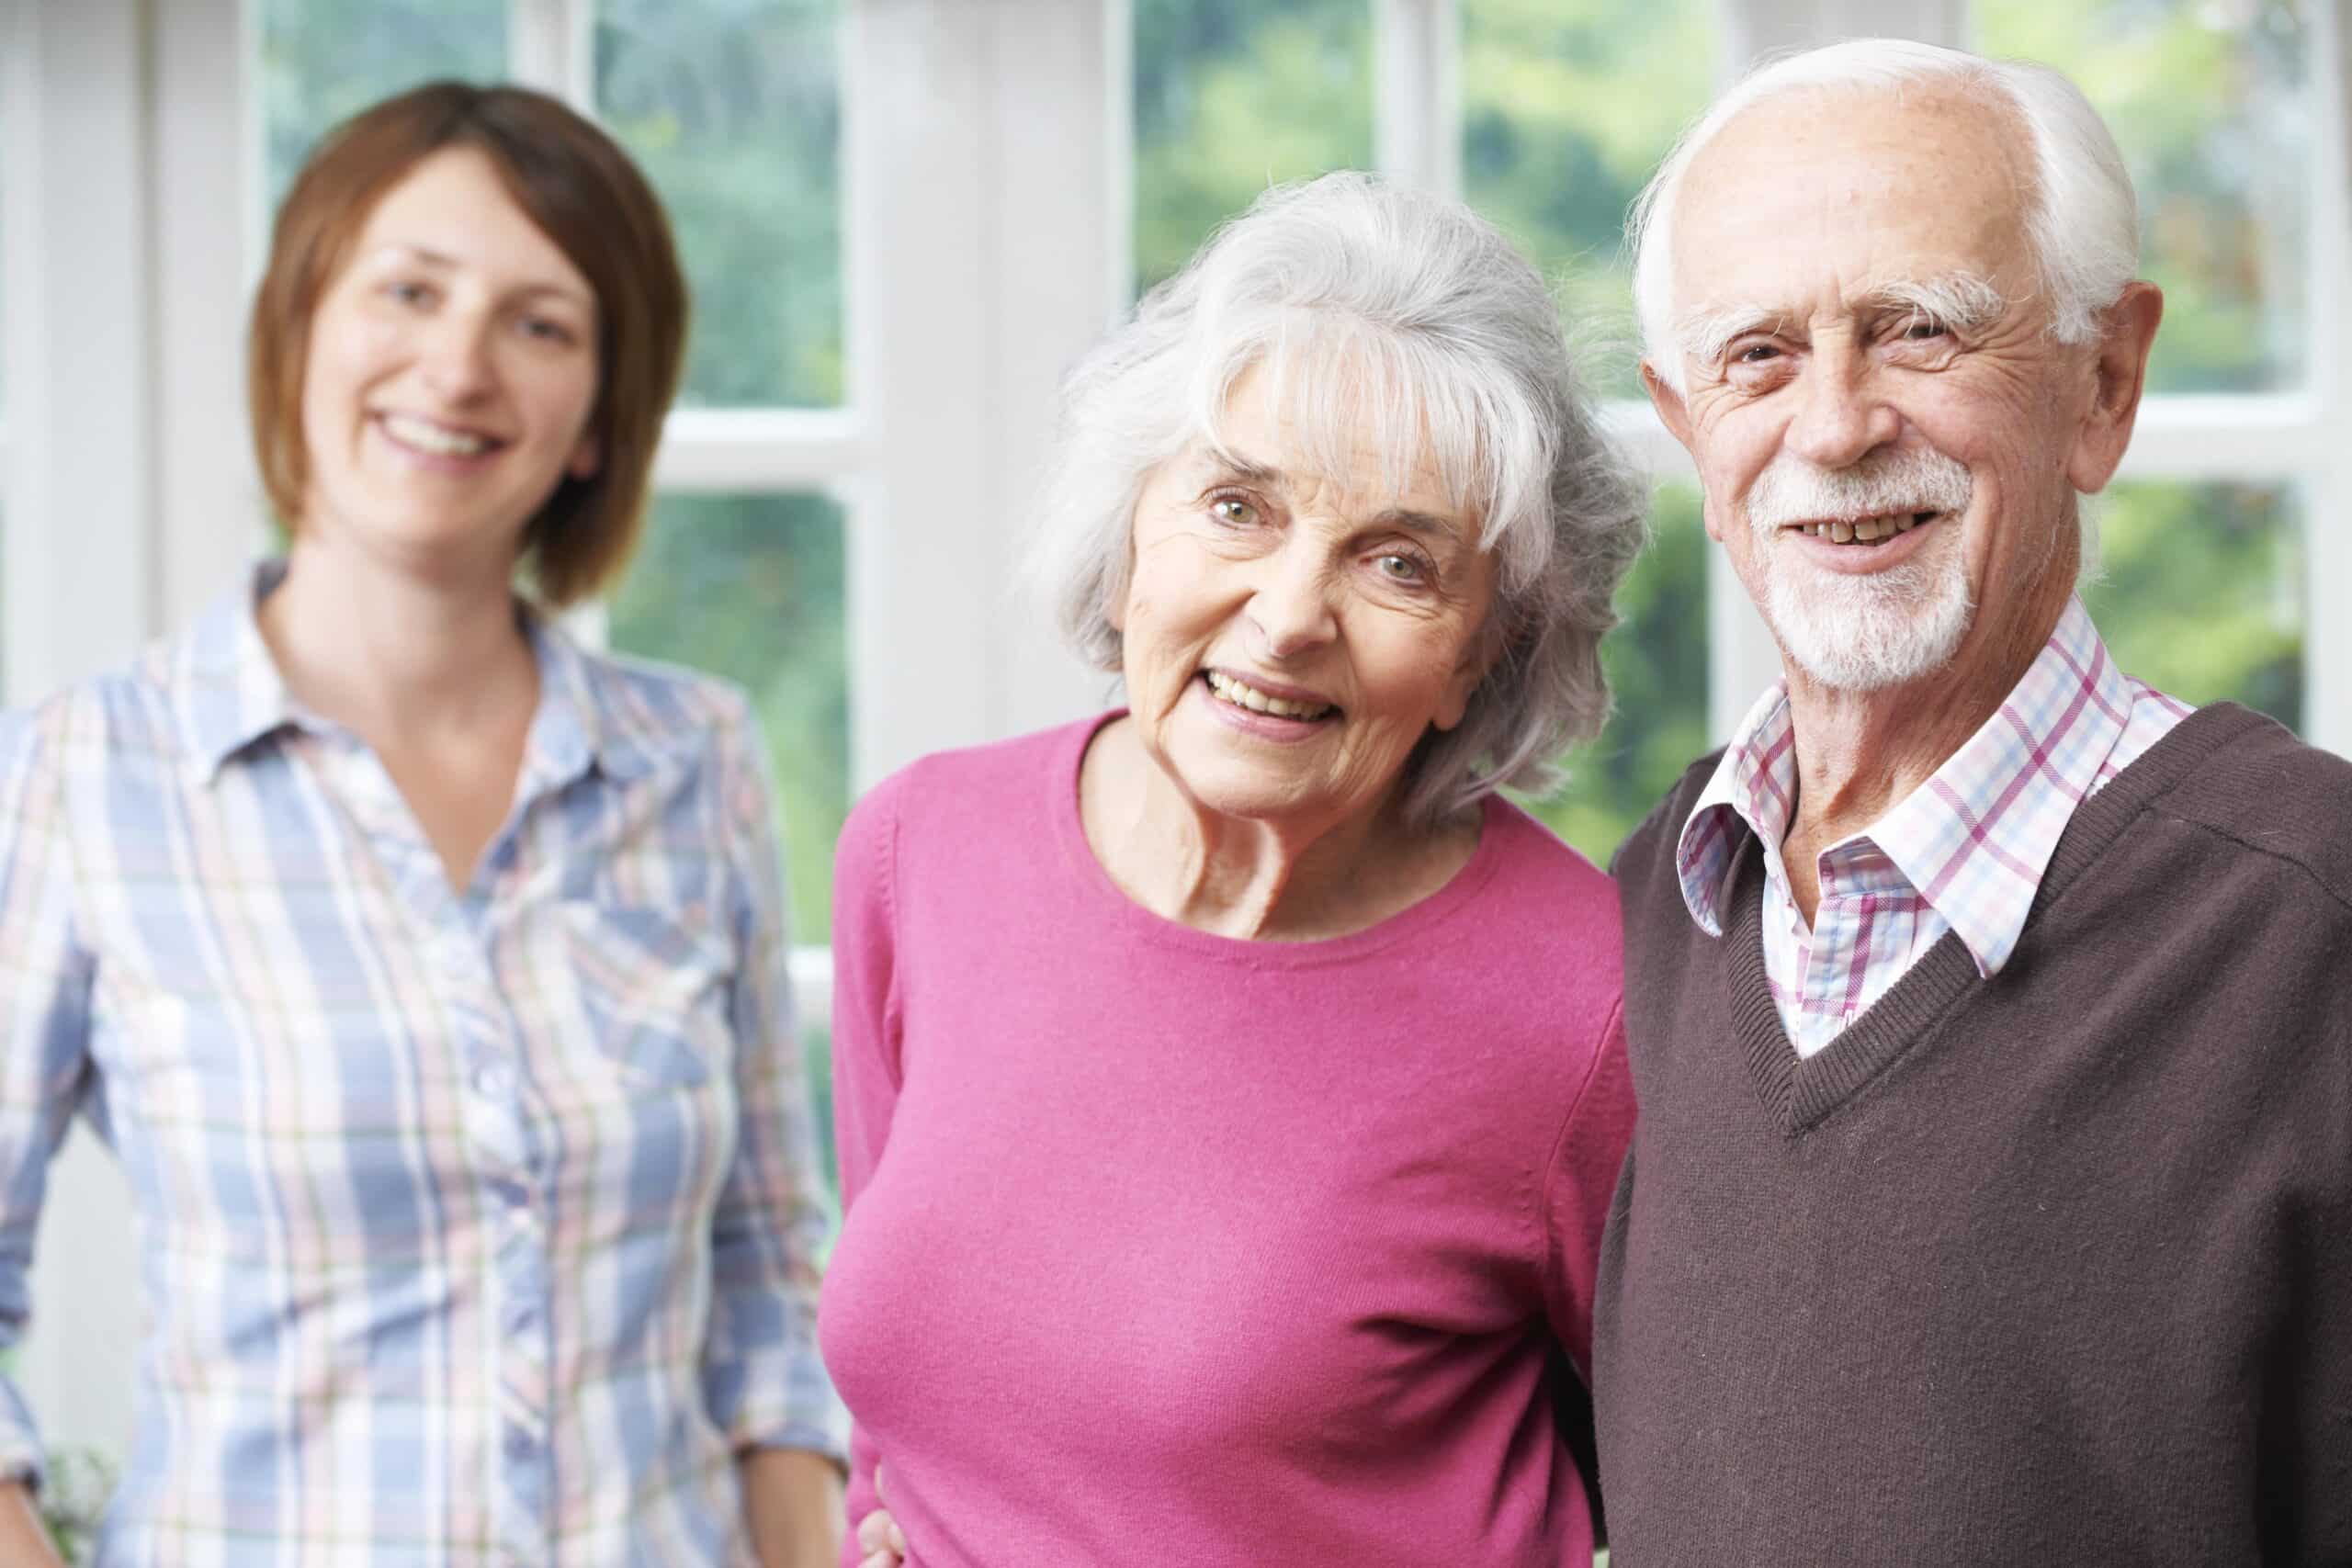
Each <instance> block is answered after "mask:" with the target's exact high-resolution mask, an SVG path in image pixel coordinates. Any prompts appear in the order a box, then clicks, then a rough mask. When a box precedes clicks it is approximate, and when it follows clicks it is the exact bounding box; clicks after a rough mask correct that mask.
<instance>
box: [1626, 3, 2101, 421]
mask: <svg viewBox="0 0 2352 1568" xmlns="http://www.w3.org/2000/svg"><path fill="white" fill-rule="evenodd" d="M1938 84H1949V85H1957V86H1960V87H1962V88H1963V89H1966V90H1968V91H1971V92H1973V93H1976V94H1979V95H1981V96H1983V97H1984V98H1985V99H1986V100H1987V101H1989V102H1992V103H1995V104H1998V105H2001V106H2004V107H2007V108H2008V109H2010V110H2011V111H2013V112H2014V113H2015V114H2016V115H2017V117H2018V121H2019V122H2020V123H2021V124H2022V126H2023V128H2024V130H2025V134H2026V140H2027V142H2028V144H2029V146H2030V149H2031V152H2032V154H2033V166H2034V191H2033V209H2032V211H2031V212H2030V213H2029V214H2028V215H2027V220H2026V235H2027V239H2028V241H2029V243H2030V244H2031V245H2032V247H2033V254H2034V262H2035V265H2036V269H2037V271H2038V272H2039V274H2040V280H2041V289H2042V292H2043V294H2044V295H2045V297H2046V298H2047V299H2048V300H2049V310H2050V335H2051V336H2052V337H2053V338H2055V339H2057V340H2058V341H2059V342H2061V343H2069V344H2081V343H2088V342H2090V341H2091V340H2092V339H2093V338H2095V337H2097V336H2098V330H2099V329H2098V315H2099V312H2100V311H2102V310H2106V309H2107V307H2109V305H2112V304H2114V303H2115V301H2116V299H2117V297H2118V296H2120V294H2121V293H2122V292H2123V287H2124V285H2126V284H2128V283H2130V282H2131V279H2132V277H2133V276H2134V275H2135V274H2136V273H2137V271H2138V270H2139V265H2140V204H2139V198H2138V197H2137V196H2135V195H2134V194H2133V192H2132V189H2131V174H2130V172H2129V171H2128V170H2127V169H2126V168H2125V167H2124V164H2123V154H2122V152H2120V150H2119V149H2118V148H2117V147H2116V145H2115V138H2114V136H2113V135H2112V134H2111V133H2109V130H2108V129H2107V122H2106V121H2105V120H2102V119H2101V118H2099V116H2098V110H2097V109H2095V108H2093V107H2091V105H2090V100H2089V99H2087V98H2086V97H2084V96H2083V95H2082V91H2081V89H2080V88H2078V87H2076V86H2075V85H2074V83H2072V82H2070V81H2068V80H2067V79H2066V78H2065V77H2064V75H2061V74H2060V73H2058V72H2055V71H2053V70H2052V69H2050V68H2049V67H2048V66H2046V65H2036V64H2033V63H2030V62H2026V61H2017V60H1987V59H1985V58H1984V57H1983V56H1982V55H1975V54H1970V53H1968V52H1967V51H1963V50H1957V49H1943V48H1939V47H1938V46H1937V45H1935V44H1928V43H1917V42H1914V41H1913V40H1911V39H1850V40H1849V41H1847V42H1844V43H1833V44H1828V45H1825V46H1824V47H1822V48H1819V49H1813V50H1807V51H1804V52H1803V53H1799V54H1791V55H1784V56H1782V57H1781V58H1780V59H1777V60H1773V61H1770V62H1766V63H1764V64H1762V65H1759V66H1758V67H1757V68H1756V69H1755V70H1754V71H1751V72H1750V73H1748V74H1747V75H1746V76H1744V77H1742V78H1741V79H1740V80H1739V82H1738V83H1737V84H1736V85H1734V86H1733V87H1732V88H1731V89H1730V90H1729V91H1727V92H1725V93H1724V95H1723V96H1721V97H1719V98H1717V99H1716V100H1715V101H1714V102H1713V104H1712V105H1710V106H1708V108H1707V112H1706V113H1705V114H1703V115H1702V116H1701V117H1700V118H1698V120H1697V121H1696V122H1695V123H1693V124H1692V125H1691V128H1690V129H1689V130H1685V131H1684V132H1683V133H1682V135H1681V137H1680V139H1679V140H1678V141H1676V142H1675V144H1674V151H1673V152H1669V153H1668V154H1667V158H1666V162H1665V163H1663V164H1659V165H1658V170H1657V174H1656V175H1652V176H1651V178H1650V183H1649V184H1648V185H1647V186H1645V187H1644V189H1643V191H1642V194H1641V196H1640V197H1638V198H1636V200H1635V201H1634V209H1633V215H1632V217H1631V218H1630V219H1629V220H1628V221H1627V224H1626V236H1627V240H1628V243H1629V244H1630V246H1631V248H1632V250H1633V254H1634V312H1635V314H1636V315H1637V316H1639V318H1640V320H1641V328H1642V349H1643V354H1644V355H1645V357H1646V358H1647V360H1648V361H1649V365H1650V367H1651V368H1652V369H1653V370H1654V371H1656V372H1657V375H1658V376H1659V378H1661V379H1663V380H1664V381H1665V382H1666V384H1667V385H1668V386H1669V387H1671V388H1673V389H1675V390H1676V391H1678V392H1679V391H1680V390H1682V388H1683V381H1682V350H1681V344H1679V342H1678V341H1677V333H1676V330H1675V329H1676V316H1675V308H1674V209H1675V197H1676V196H1677V194H1678V193H1679V191H1680V189H1681V186H1682V176H1683V175H1685V174H1686V173H1687V172H1689V170H1690V167H1691V160H1692V159H1693V158H1695V157H1696V156H1697V155H1698V153H1699V151H1700V149H1702V148H1703V147H1705V146H1706V145H1707V143H1708V142H1710V141H1713V140H1714V137H1715V133H1716V132H1717V131H1720V130H1723V129H1724V126H1726V125H1728V124H1729V123H1730V122H1731V121H1732V120H1734V119H1736V118H1738V117H1739V115H1740V114H1741V113H1743V112H1744V111H1746V110H1747V109H1749V108H1752V107H1755V106H1756V105H1758V104H1759V103H1762V102H1764V101H1765V100H1766V99H1768V98H1773V97H1778V96H1781V95H1782V94H1785V93H1792V92H1798V91H1804V90H1808V89H1810V90H1813V91H1816V92H1836V91H1840V90H1845V91H1854V90H1860V91H1880V92H1900V91H1901V90H1902V89H1903V88H1905V87H1906V86H1912V85H1938ZM1933 198H1934V197H1933V193H1932V192H1923V193H1921V197H1920V199H1922V200H1932V199H1933Z"/></svg>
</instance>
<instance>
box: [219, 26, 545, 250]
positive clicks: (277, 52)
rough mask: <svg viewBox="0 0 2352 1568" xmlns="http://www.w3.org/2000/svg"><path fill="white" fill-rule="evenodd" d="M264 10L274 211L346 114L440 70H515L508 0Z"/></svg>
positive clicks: (492, 76) (264, 90)
mask: <svg viewBox="0 0 2352 1568" xmlns="http://www.w3.org/2000/svg"><path fill="white" fill-rule="evenodd" d="M259 14H260V18H261V22H260V29H259V30H260V35H261V103H262V140H263V159H264V163H263V179H264V181H265V184H266V195H267V197H268V201H269V209H270V210H272V211H275V210H276V209H277V200H278V197H282V196H284V195H285V194H286V187H287V186H288V185H290V184H292V183H293V179H294V171H295V170H297V169H298V168H300V167H301V164H302V159H303V157H304V156H305V155H306V154H308V153H309V152H310V151H311V143H312V142H314V141H318V139H319V138H320V136H321V135H322V134H323V133H324V132H325V131H326V130H327V129H328V128H329V127H331V126H333V125H334V124H335V123H336V122H337V121H339V120H342V119H344V118H347V117H348V116H350V115H352V114H355V113H356V112H357V111H358V110H360V109H363V108H366V107H368V105H369V104H372V103H374V102H376V100H377V99H379V98H384V97H389V96H391V95H392V94H394V93H397V92H400V91H401V89H403V88H407V87H413V86H414V85H417V84H418V83H419V82H425V81H430V80H432V79H433V78H435V77H436V76H460V77H464V78H465V79H467V80H468V81H474V82H489V81H495V80H497V79H498V78H499V77H500V76H502V75H503V74H504V73H505V71H506V6H505V4H504V0H332V3H330V4H324V5H322V4H320V3H319V0H261V6H260V13H259Z"/></svg>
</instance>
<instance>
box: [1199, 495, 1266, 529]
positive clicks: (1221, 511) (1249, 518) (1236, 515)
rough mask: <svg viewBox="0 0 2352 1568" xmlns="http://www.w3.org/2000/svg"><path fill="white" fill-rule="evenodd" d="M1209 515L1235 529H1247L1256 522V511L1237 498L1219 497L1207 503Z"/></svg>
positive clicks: (1229, 496) (1230, 496) (1247, 503)
mask: <svg viewBox="0 0 2352 1568" xmlns="http://www.w3.org/2000/svg"><path fill="white" fill-rule="evenodd" d="M1209 515H1210V516H1212V517H1215V518H1216V520H1217V521H1218V522H1220V523H1226V524H1230V525H1232V526H1234V527H1236V528H1247V527H1249V526H1250V525H1251V524H1253V523H1255V522H1257V521H1258V509H1257V508H1256V507H1254V506H1252V505H1250V503H1249V502H1246V501H1243V500H1242V499H1241V498H1240V497H1238V496H1232V495H1221V496H1218V497H1217V498H1216V500H1215V501H1212V502H1209Z"/></svg>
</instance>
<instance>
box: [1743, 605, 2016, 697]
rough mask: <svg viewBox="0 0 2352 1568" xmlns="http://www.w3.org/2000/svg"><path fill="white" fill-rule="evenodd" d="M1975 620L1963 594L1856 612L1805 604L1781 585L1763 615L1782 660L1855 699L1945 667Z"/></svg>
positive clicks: (1840, 606) (1904, 683)
mask: <svg viewBox="0 0 2352 1568" xmlns="http://www.w3.org/2000/svg"><path fill="white" fill-rule="evenodd" d="M1973 618H1974V607H1973V605H1971V604H1968V603H1967V601H1966V600H1965V599H1962V600H1960V601H1958V602H1957V603H1954V602H1951V601H1949V600H1937V601H1933V602H1930V603H1928V604H1917V603H1911V604H1902V605H1895V604H1871V605H1868V606H1866V607H1861V608H1859V609H1858V608H1857V607H1856V606H1853V605H1850V604H1844V605H1834V606H1833V605H1827V604H1807V603H1804V602H1803V596H1802V595H1800V594H1796V593H1790V592H1784V591H1783V590H1782V589H1781V586H1780V585H1779V584H1775V586H1774V591H1773V593H1772V596H1771V603H1770V605H1768V606H1767V608H1766V614H1765V619H1766V621H1767V622H1768V624H1769V625H1770V626H1771V629H1772V639H1773V641H1775V642H1776V643H1778V644H1779V645H1780V649H1781V657H1782V658H1784V659H1786V660H1788V661H1789V662H1790V663H1792V664H1793V665H1795V666H1796V667H1797V668H1798V669H1800V670H1802V671H1804V673H1805V675H1806V676H1807V677H1808V678H1809V679H1811V680H1812V681H1813V682H1815V684H1817V685H1821V686H1824V687H1826V688H1828V689H1829V690H1831V691H1835V692H1840V693H1846V694H1851V695H1855V696H1868V695H1870V694H1873V693H1877V692H1885V691H1891V690H1893V689H1894V688H1895V687H1897V686H1904V685H1908V684H1909V683H1910V682H1914V681H1917V680H1919V679H1920V678H1922V677H1923V676H1928V675H1932V674H1934V673H1935V672H1936V671H1939V670H1941V669H1943V668H1945V667H1946V666H1947V665H1949V664H1951V661H1952V660H1953V658H1954V657H1955V656H1956V655H1957V654H1958V653H1959V652H1960V645H1961V643H1962V641H1963V640H1965V639H1966V637H1967V636H1968V627H1969V623H1970V622H1971V621H1972V620H1973Z"/></svg>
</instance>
